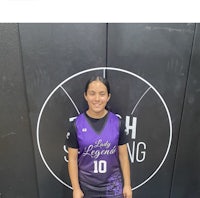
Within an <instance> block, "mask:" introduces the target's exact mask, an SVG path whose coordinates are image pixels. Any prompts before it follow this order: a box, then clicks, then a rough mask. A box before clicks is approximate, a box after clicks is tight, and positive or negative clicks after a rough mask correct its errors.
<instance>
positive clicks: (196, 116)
mask: <svg viewBox="0 0 200 198" xmlns="http://www.w3.org/2000/svg"><path fill="white" fill-rule="evenodd" d="M199 43H200V25H199V24H197V26H196V32H195V39H194V47H193V52H192V58H191V65H190V70H189V77H188V81H187V90H186V96H185V101H184V108H183V116H182V121H181V128H180V137H179V142H178V149H177V157H176V164H175V171H174V178H173V188H172V194H171V198H177V197H181V198H198V197H200V172H199V167H200V155H199V153H200V147H199V145H200V144H199V140H200V133H199V123H200V104H199V101H200V67H199V64H200V45H199Z"/></svg>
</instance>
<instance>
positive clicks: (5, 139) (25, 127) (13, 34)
mask: <svg viewBox="0 0 200 198" xmlns="http://www.w3.org/2000/svg"><path fill="white" fill-rule="evenodd" d="M21 61H22V60H21V52H20V43H19V34H18V25H17V24H0V111H1V113H0V195H1V197H2V198H19V197H20V198H27V197H29V198H36V197H38V195H37V185H36V184H37V181H36V171H35V162H34V154H33V145H32V138H31V131H30V124H29V117H28V109H27V100H26V93H25V92H26V90H25V83H24V78H23V69H22V64H21Z"/></svg>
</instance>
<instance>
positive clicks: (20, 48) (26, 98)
mask: <svg viewBox="0 0 200 198" xmlns="http://www.w3.org/2000/svg"><path fill="white" fill-rule="evenodd" d="M17 29H18V39H19V54H20V59H21V69H22V81H23V85H24V96H25V101H26V108H27V111H28V112H27V113H28V123H29V124H28V126H29V131H30V138H31V142H32V145H31V146H32V150H33V161H34V169H35V173H36V174H35V179H36V188H37V197H38V198H39V197H40V196H39V188H38V177H37V169H36V159H35V149H34V144H33V135H32V128H31V119H30V107H29V103H28V94H27V86H26V78H25V71H24V60H23V52H22V43H21V35H20V27H19V23H18V24H17Z"/></svg>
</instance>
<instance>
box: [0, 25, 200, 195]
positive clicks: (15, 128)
mask: <svg viewBox="0 0 200 198" xmlns="http://www.w3.org/2000/svg"><path fill="white" fill-rule="evenodd" d="M199 41H200V29H199V24H1V25H0V52H1V53H0V75H1V78H0V80H1V84H0V87H1V92H0V94H1V97H0V98H1V102H0V106H1V114H0V118H1V125H0V135H1V138H0V157H1V158H0V159H1V163H0V193H1V194H0V195H1V198H4V197H9V198H12V197H13V198H14V197H15V198H16V197H21V198H23V197H24V198H26V197H34V198H36V197H38V198H47V197H48V198H50V197H52V198H56V197H58V198H61V197H72V191H71V189H70V185H71V184H70V181H69V176H68V172H67V162H66V161H65V160H66V159H67V153H66V151H65V148H64V141H65V137H66V133H67V127H68V119H69V118H70V117H73V116H76V115H77V114H78V111H77V110H79V111H80V112H81V111H83V110H84V109H85V108H86V104H85V102H84V100H83V95H82V92H83V88H84V82H85V81H86V79H88V78H89V77H90V76H91V75H94V74H98V75H105V76H106V77H107V78H108V79H109V81H110V83H111V88H112V97H111V101H110V104H109V105H110V107H111V109H112V110H113V111H114V112H116V113H119V114H121V115H122V116H124V117H126V116H130V117H131V118H133V117H134V118H137V137H135V138H132V137H131V136H130V141H129V146H130V151H133V150H131V148H132V147H131V146H132V145H134V144H135V145H139V144H140V143H141V142H143V143H145V145H146V146H147V148H146V150H145V152H146V157H145V160H143V161H142V162H139V160H138V161H137V160H136V159H135V161H134V162H133V161H131V160H130V164H131V176H132V187H133V189H134V193H133V194H134V197H135V198H137V197H138V198H139V197H140V198H146V197H148V198H151V197H152V198H155V197H158V198H160V197H163V198H167V197H170V198H179V197H180V198H188V197H191V198H196V197H199V196H200V192H199V189H200V188H199V187H200V186H199V185H200V178H199V174H198V167H199V160H200V158H199V155H198V153H199V151H200V149H199V146H198V137H199V135H198V129H199V127H198V123H199V108H198V107H199V103H198V97H199V86H200V85H199V84H200V82H199V78H198V77H199V73H200V69H199V67H198V64H199V62H200V60H199V56H200V48H199ZM101 66H103V67H106V66H107V67H108V70H105V68H100V69H99V68H98V67H101ZM91 68H94V70H88V71H85V72H83V73H79V72H81V71H83V70H86V69H91ZM95 68H96V69H95ZM120 69H122V70H120ZM128 72H129V73H128ZM151 85H152V86H151ZM144 93H145V97H144V98H142V100H141V101H140V103H139V105H138V106H137V108H136V109H135V111H134V112H133V113H131V111H132V109H133V107H134V106H135V105H136V104H137V102H138V101H139V99H140V98H141V96H142V95H143V94H144ZM161 98H162V99H164V102H165V103H166V105H167V109H168V110H169V114H170V119H171V124H172V132H173V133H172V139H171V142H170V138H169V136H170V133H169V131H170V126H169V117H168V114H167V111H166V108H165V106H164V105H163V104H164V103H163V101H162V100H161ZM72 100H73V102H74V104H75V105H77V108H75V105H74V104H73V103H72ZM130 135H131V134H130ZM169 142H170V147H169ZM138 148H139V147H138ZM166 151H168V152H166ZM132 154H134V153H132ZM138 154H139V156H138V158H139V159H141V157H142V153H138ZM164 156H165V157H166V158H164ZM132 159H133V158H132ZM161 162H162V163H161ZM159 165H161V166H160V167H159ZM148 178H149V179H148ZM147 180H148V181H147ZM145 181H146V182H145Z"/></svg>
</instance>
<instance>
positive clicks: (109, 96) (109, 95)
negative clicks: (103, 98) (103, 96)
mask: <svg viewBox="0 0 200 198" xmlns="http://www.w3.org/2000/svg"><path fill="white" fill-rule="evenodd" d="M110 98H111V93H109V94H108V100H107V102H108V101H109V100H110Z"/></svg>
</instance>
